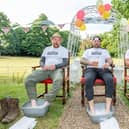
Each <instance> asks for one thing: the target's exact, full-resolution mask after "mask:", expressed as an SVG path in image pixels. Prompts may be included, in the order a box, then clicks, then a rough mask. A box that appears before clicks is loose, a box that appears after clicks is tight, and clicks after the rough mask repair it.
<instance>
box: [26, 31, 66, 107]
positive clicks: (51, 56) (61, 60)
mask: <svg viewBox="0 0 129 129" xmlns="http://www.w3.org/2000/svg"><path fill="white" fill-rule="evenodd" d="M61 42H62V37H61V35H60V34H59V33H55V34H53V35H52V37H51V43H52V45H51V46H49V47H46V48H45V49H44V50H43V53H42V55H41V60H40V66H41V69H40V70H34V71H33V72H32V73H31V74H30V75H29V76H28V77H27V78H26V80H25V86H26V91H27V94H28V97H29V99H30V100H31V103H32V106H36V96H37V93H36V84H37V83H38V82H40V81H42V80H45V79H47V78H48V77H50V78H52V80H53V86H52V89H51V90H50V91H49V92H48V93H47V94H45V96H44V98H45V100H46V101H48V102H50V101H53V100H54V99H55V97H56V95H57V92H58V91H59V90H60V88H61V87H62V81H63V71H62V69H61V68H62V67H64V66H66V65H68V50H67V49H66V48H64V47H63V46H61Z"/></svg>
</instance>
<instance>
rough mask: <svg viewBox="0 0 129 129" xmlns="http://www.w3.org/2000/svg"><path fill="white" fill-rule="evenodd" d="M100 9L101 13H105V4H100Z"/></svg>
mask: <svg viewBox="0 0 129 129" xmlns="http://www.w3.org/2000/svg"><path fill="white" fill-rule="evenodd" d="M98 11H99V13H100V14H103V13H104V11H105V8H104V5H102V4H101V5H99V7H98Z"/></svg>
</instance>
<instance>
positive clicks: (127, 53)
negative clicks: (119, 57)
mask: <svg viewBox="0 0 129 129" xmlns="http://www.w3.org/2000/svg"><path fill="white" fill-rule="evenodd" d="M125 59H129V49H128V50H127V51H126V53H125Z"/></svg>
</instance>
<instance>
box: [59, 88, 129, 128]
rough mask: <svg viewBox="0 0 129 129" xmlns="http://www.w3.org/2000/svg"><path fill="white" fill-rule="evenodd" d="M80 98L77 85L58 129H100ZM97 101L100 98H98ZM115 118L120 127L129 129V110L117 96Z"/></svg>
mask: <svg viewBox="0 0 129 129" xmlns="http://www.w3.org/2000/svg"><path fill="white" fill-rule="evenodd" d="M99 99H100V98H99ZM80 100H81V99H80V88H79V87H77V88H76V90H75V91H74V93H73V97H72V98H71V99H69V100H68V101H67V105H66V107H65V111H64V113H63V115H62V117H61V119H60V123H59V126H58V129H100V125H99V124H95V123H92V122H91V120H90V118H89V116H88V114H87V113H86V108H85V107H82V106H81V104H80ZM96 101H98V100H97V99H96ZM115 118H116V119H117V121H118V123H119V126H120V129H129V125H128V123H129V110H128V109H127V107H126V106H125V105H124V103H123V102H122V101H120V99H119V98H117V103H116V111H115Z"/></svg>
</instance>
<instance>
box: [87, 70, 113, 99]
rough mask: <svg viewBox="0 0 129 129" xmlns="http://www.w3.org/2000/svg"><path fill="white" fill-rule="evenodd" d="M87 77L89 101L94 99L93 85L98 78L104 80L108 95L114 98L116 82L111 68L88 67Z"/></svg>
mask: <svg viewBox="0 0 129 129" xmlns="http://www.w3.org/2000/svg"><path fill="white" fill-rule="evenodd" d="M85 78H86V79H85V80H86V82H85V93H86V95H85V96H86V97H87V99H88V101H90V100H92V99H93V96H94V89H93V86H94V82H95V80H96V78H100V79H102V80H104V82H105V94H106V97H110V98H112V95H113V92H114V83H113V75H112V72H111V71H110V70H109V69H101V68H87V69H86V71H85Z"/></svg>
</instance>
